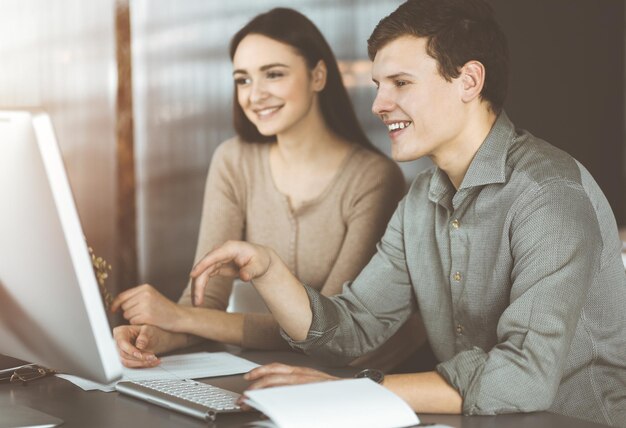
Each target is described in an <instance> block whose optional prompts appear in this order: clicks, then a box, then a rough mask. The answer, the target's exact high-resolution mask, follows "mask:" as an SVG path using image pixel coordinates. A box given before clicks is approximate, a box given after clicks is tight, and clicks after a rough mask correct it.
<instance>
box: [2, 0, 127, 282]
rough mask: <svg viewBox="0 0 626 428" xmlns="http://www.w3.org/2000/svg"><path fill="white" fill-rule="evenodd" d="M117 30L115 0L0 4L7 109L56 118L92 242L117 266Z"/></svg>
mask: <svg viewBox="0 0 626 428" xmlns="http://www.w3.org/2000/svg"><path fill="white" fill-rule="evenodd" d="M114 25H115V23H114V0H98V1H94V2H92V1H89V2H85V1H82V0H54V1H46V0H0V64H1V65H0V108H7V107H25V106H29V107H30V106H33V107H40V108H43V109H45V110H46V111H48V112H49V113H50V115H51V118H52V122H53V125H54V127H55V129H56V133H57V138H58V141H59V145H60V147H61V151H62V155H63V159H64V161H65V165H66V167H67V170H68V175H69V180H70V184H71V186H72V189H73V192H74V196H75V199H76V203H77V206H78V211H79V215H80V217H81V220H82V222H83V229H84V232H85V235H86V238H87V240H88V242H89V244H90V245H91V246H92V247H94V249H95V251H96V252H97V253H98V254H99V255H102V256H104V257H105V258H106V259H107V260H110V261H112V260H115V258H116V254H115V243H116V236H115V209H116V207H115V203H116V201H115V91H116V85H117V81H116V69H115V67H116V65H115V28H114ZM24 167H25V168H27V167H28V166H27V165H24ZM0 239H1V238H0ZM113 282H114V281H112V283H113Z"/></svg>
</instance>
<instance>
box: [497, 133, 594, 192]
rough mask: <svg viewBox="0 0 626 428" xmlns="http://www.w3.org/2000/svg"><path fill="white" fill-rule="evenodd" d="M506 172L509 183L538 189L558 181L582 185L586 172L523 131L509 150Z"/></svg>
mask: <svg viewBox="0 0 626 428" xmlns="http://www.w3.org/2000/svg"><path fill="white" fill-rule="evenodd" d="M506 168H507V176H508V177H507V178H508V181H522V182H527V184H529V185H530V184H535V185H537V186H542V185H544V184H547V183H553V182H558V181H562V182H568V183H578V184H581V185H582V183H583V177H582V175H583V174H584V170H583V169H582V168H581V165H580V163H578V162H577V161H576V159H574V158H573V157H572V156H571V155H570V154H569V153H567V152H565V151H564V150H562V149H559V148H558V147H556V146H554V145H552V144H550V143H548V142H547V141H545V140H542V139H541V138H538V137H535V136H534V135H533V134H531V133H530V132H528V131H524V130H521V131H519V133H518V135H517V137H516V138H515V141H514V143H513V145H512V146H511V148H510V150H509V153H508V156H507V161H506Z"/></svg>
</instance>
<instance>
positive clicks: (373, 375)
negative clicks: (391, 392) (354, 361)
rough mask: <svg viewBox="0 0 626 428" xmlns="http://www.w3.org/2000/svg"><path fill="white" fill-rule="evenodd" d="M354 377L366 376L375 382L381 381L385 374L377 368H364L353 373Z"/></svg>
mask: <svg viewBox="0 0 626 428" xmlns="http://www.w3.org/2000/svg"><path fill="white" fill-rule="evenodd" d="M354 377H355V378H367V379H371V380H373V381H374V382H376V383H383V379H385V374H384V373H383V372H382V371H380V370H377V369H365V370H361V371H360V372H358V373H357V374H355V375H354Z"/></svg>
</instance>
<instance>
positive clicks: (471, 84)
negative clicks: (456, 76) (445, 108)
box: [460, 61, 485, 103]
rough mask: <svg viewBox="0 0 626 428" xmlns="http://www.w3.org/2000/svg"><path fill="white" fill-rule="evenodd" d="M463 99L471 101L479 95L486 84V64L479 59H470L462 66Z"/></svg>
mask: <svg viewBox="0 0 626 428" xmlns="http://www.w3.org/2000/svg"><path fill="white" fill-rule="evenodd" d="M460 79H461V91H462V94H461V99H462V100H463V102H466V103H468V102H470V101H472V100H474V99H476V98H478V97H480V93H481V91H482V90H483V87H484V86H485V66H484V65H482V63H480V62H479V61H468V62H467V63H465V65H464V66H463V67H462V68H461V75H460Z"/></svg>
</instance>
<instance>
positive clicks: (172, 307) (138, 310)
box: [111, 284, 184, 332]
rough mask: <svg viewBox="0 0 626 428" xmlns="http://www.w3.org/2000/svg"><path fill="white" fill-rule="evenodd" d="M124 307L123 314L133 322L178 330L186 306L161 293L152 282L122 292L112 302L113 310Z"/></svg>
mask: <svg viewBox="0 0 626 428" xmlns="http://www.w3.org/2000/svg"><path fill="white" fill-rule="evenodd" d="M120 308H122V310H123V311H124V312H123V316H124V318H125V319H127V320H128V322H130V323H131V324H135V325H142V324H150V325H154V326H157V327H160V328H162V329H165V330H169V331H174V332H175V331H177V326H178V324H179V321H180V320H181V318H182V317H183V315H184V308H183V307H182V306H180V305H178V304H176V303H174V302H172V301H171V300H169V299H168V298H167V297H165V296H164V295H162V294H161V293H159V292H158V291H157V290H156V289H155V288H154V287H153V286H151V285H150V284H143V285H140V286H138V287H134V288H131V289H130V290H126V291H124V292H122V293H120V294H119V295H118V296H117V297H116V298H115V299H114V300H113V302H112V303H111V311H112V312H116V311H117V310H118V309H120Z"/></svg>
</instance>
